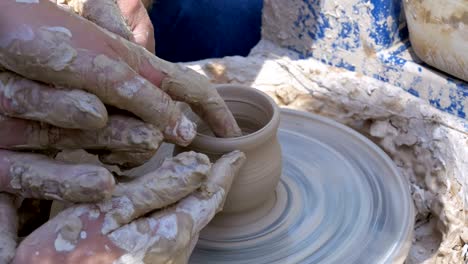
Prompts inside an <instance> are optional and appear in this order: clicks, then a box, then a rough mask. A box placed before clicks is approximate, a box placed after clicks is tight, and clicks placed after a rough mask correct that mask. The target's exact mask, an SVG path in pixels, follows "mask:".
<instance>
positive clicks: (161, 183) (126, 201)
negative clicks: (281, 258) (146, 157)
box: [101, 152, 211, 233]
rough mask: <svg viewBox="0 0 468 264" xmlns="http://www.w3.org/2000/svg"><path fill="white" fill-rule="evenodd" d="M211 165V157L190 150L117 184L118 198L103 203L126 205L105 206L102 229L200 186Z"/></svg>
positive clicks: (163, 204)
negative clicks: (123, 182)
mask: <svg viewBox="0 0 468 264" xmlns="http://www.w3.org/2000/svg"><path fill="white" fill-rule="evenodd" d="M210 168H211V166H210V162H209V160H208V157H206V156H205V155H203V154H198V153H195V152H186V153H181V154H179V155H177V156H176V157H174V158H172V159H170V160H167V161H165V162H164V163H163V164H162V165H161V167H159V168H158V169H157V170H155V171H154V172H152V173H149V174H146V175H144V176H142V177H139V178H137V179H135V180H133V181H131V182H129V183H125V184H119V185H117V187H116V189H115V191H114V194H113V195H114V196H115V198H113V199H112V200H110V201H109V202H104V203H103V205H102V206H105V207H106V204H109V203H111V204H112V205H115V204H120V205H122V206H119V207H115V206H113V209H110V210H106V209H104V210H103V208H101V212H102V211H106V212H107V214H106V216H105V222H104V224H103V227H102V233H108V232H109V231H111V230H113V229H115V227H116V225H117V226H119V225H121V224H124V223H128V222H129V221H130V219H132V218H133V217H134V216H135V215H141V214H143V213H145V211H146V210H148V207H154V208H161V207H164V206H167V205H169V204H170V203H171V202H172V201H174V200H178V199H180V198H182V197H184V196H186V195H187V194H189V193H191V192H192V191H194V190H195V189H197V188H198V187H199V186H200V182H201V181H203V180H204V178H205V177H206V175H207V174H208V173H209V170H210ZM175 190H177V192H176V191H175ZM108 207H110V204H109V205H108Z"/></svg>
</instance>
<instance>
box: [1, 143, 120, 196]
mask: <svg viewBox="0 0 468 264" xmlns="http://www.w3.org/2000/svg"><path fill="white" fill-rule="evenodd" d="M0 156H2V157H3V160H0V162H1V163H3V164H2V166H5V167H6V168H9V172H8V174H7V175H5V176H4V177H5V179H2V181H6V186H2V191H6V192H10V193H13V194H20V195H22V196H23V197H26V198H38V199H55V200H66V201H71V202H86V201H88V202H93V201H100V200H102V199H104V198H107V197H109V196H110V195H111V192H112V190H113V186H114V178H113V176H112V174H111V173H110V172H108V171H107V170H106V169H104V168H101V167H98V166H93V165H68V166H67V167H63V166H64V165H65V164H63V163H59V162H56V163H50V162H49V161H48V160H47V158H46V157H44V156H41V155H35V154H24V153H20V154H18V153H15V152H9V151H0ZM64 168H67V169H68V172H67V174H66V175H60V174H58V175H57V173H58V172H60V171H65V170H64Z"/></svg>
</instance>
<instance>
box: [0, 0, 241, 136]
mask: <svg viewBox="0 0 468 264" xmlns="http://www.w3.org/2000/svg"><path fill="white" fill-rule="evenodd" d="M0 13H1V16H0V19H1V21H0V22H1V23H0V25H1V27H0V66H3V67H4V68H6V69H7V70H10V71H12V72H16V73H17V74H19V75H21V76H23V77H26V78H28V79H30V80H35V81H40V82H41V86H45V84H50V85H53V86H55V87H58V88H72V89H77V90H84V91H86V92H88V93H89V94H87V96H88V97H89V98H93V97H94V98H93V99H89V103H88V104H85V105H84V107H81V108H80V112H81V113H82V115H86V116H91V117H93V118H94V119H95V120H94V121H93V122H91V123H92V125H90V124H86V126H87V128H88V129H90V128H91V126H94V127H93V128H101V127H103V126H104V125H105V123H106V119H107V115H106V112H105V108H104V107H103V106H102V104H99V103H98V101H102V102H103V103H105V104H108V105H113V106H115V107H117V108H120V109H124V110H127V111H129V112H132V113H133V114H135V115H136V116H138V117H139V118H141V119H142V120H144V121H146V122H148V123H150V124H153V125H155V126H156V127H157V128H158V129H160V130H161V132H162V133H163V135H164V138H165V139H166V140H167V141H170V142H174V143H177V144H180V145H187V144H189V143H190V142H191V140H192V139H193V138H194V137H195V134H196V133H195V132H196V131H195V130H196V129H195V125H194V124H193V123H192V122H191V121H189V120H188V119H187V118H186V117H185V116H184V115H183V114H182V113H181V111H180V110H179V108H178V107H176V104H175V102H174V101H173V99H175V100H181V101H185V102H187V103H188V104H189V105H190V106H191V107H192V109H193V110H194V111H195V112H196V113H197V114H198V115H199V116H200V117H202V118H203V119H204V120H205V121H207V123H208V124H209V125H210V126H211V128H212V130H213V131H214V132H215V134H216V135H218V136H225V137H229V136H237V135H240V129H239V128H238V126H237V124H236V122H235V120H234V118H233V116H232V114H231V113H230V111H229V110H228V108H227V106H226V105H225V103H224V101H223V100H222V99H221V97H220V96H219V95H218V94H217V92H216V90H215V89H212V88H211V85H210V83H209V82H208V80H207V79H206V78H204V77H203V76H201V75H199V74H197V73H196V72H194V71H192V70H189V69H187V68H184V67H182V66H179V65H175V64H172V63H169V62H166V61H163V60H161V59H159V58H157V57H156V56H154V55H153V54H151V53H150V52H148V51H147V50H146V49H144V48H143V47H141V46H139V45H137V44H134V43H132V42H130V41H128V40H126V39H124V38H122V37H120V36H118V35H116V34H113V33H110V32H109V31H106V30H103V29H102V28H101V27H99V26H97V25H96V24H95V23H92V22H90V21H88V20H86V19H84V18H82V17H80V16H78V15H75V14H73V13H71V12H68V11H66V10H64V9H62V8H60V7H58V6H57V5H56V4H54V3H52V2H50V1H45V0H40V1H21V2H15V1H2V2H1V3H0ZM4 86H5V85H4ZM2 90H3V91H4V92H3V97H4V98H6V99H7V103H6V104H5V103H4V104H3V105H6V106H9V107H14V106H15V103H16V101H18V100H19V99H16V97H15V94H14V93H10V90H11V91H13V92H14V91H15V89H2ZM5 91H6V92H5ZM95 96H97V98H99V99H97V98H96V97H95ZM10 98H12V99H10ZM36 98H37V97H35V96H31V98H27V99H30V100H34V99H36ZM32 104H36V105H37V104H38V103H34V102H32ZM4 108H5V107H4ZM7 108H8V107H7ZM4 112H7V113H8V114H9V115H10V116H16V114H11V113H12V112H13V113H16V112H18V111H17V110H16V111H11V110H10V109H6V111H4ZM22 114H23V115H24V113H22ZM19 117H23V116H19ZM28 118H30V119H35V120H37V119H44V116H38V115H34V114H30V115H29V116H28ZM40 121H43V120H40ZM79 125H80V126H79V128H82V127H81V125H84V124H83V123H81V124H79Z"/></svg>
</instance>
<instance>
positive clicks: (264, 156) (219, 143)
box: [175, 85, 282, 224]
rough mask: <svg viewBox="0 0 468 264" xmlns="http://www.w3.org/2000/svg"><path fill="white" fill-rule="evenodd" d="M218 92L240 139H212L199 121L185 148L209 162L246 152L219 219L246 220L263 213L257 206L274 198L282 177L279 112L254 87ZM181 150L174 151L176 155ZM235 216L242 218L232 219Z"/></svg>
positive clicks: (229, 87)
mask: <svg viewBox="0 0 468 264" xmlns="http://www.w3.org/2000/svg"><path fill="white" fill-rule="evenodd" d="M217 90H218V93H219V94H220V95H221V97H222V98H223V99H224V101H225V102H226V104H227V106H228V107H229V109H230V110H231V111H232V113H233V115H234V117H235V118H236V120H237V123H238V124H239V126H240V128H241V129H242V132H243V136H241V137H236V138H217V137H214V136H213V135H212V134H211V132H210V130H209V128H208V126H207V125H205V124H204V123H202V122H201V121H199V120H198V121H197V122H198V134H197V137H196V138H195V140H194V141H193V142H192V144H191V145H189V147H188V148H190V149H191V150H194V151H197V152H201V153H205V154H207V155H208V156H209V157H210V159H211V160H216V159H218V158H219V156H221V155H222V154H224V153H227V152H230V151H233V150H240V151H242V152H244V153H245V155H246V157H247V161H246V163H245V165H244V166H243V168H242V169H241V170H240V172H239V174H238V175H237V177H236V178H235V179H234V182H233V184H232V188H231V191H230V192H229V194H228V196H227V198H226V203H225V205H224V209H223V214H222V215H221V218H226V220H227V219H231V220H232V219H238V218H239V219H246V218H249V217H248V216H246V215H245V214H248V213H249V212H251V211H256V212H258V211H263V210H261V208H259V207H264V205H265V206H266V205H268V204H270V203H266V201H267V200H268V199H269V198H273V197H272V196H273V195H274V190H275V187H276V185H277V184H278V181H279V178H280V176H281V168H282V166H281V148H280V145H279V143H278V140H277V137H276V133H277V130H278V126H279V121H280V116H279V109H278V107H277V106H276V104H275V103H274V101H273V100H271V99H270V98H269V97H268V96H267V95H266V94H264V93H263V92H261V91H259V90H256V89H253V88H249V87H245V86H240V85H220V86H218V87H217ZM210 134H211V135H210ZM182 150H183V149H181V148H176V149H175V152H180V151H182ZM272 200H273V199H272ZM265 209H266V210H268V209H269V208H265ZM237 213H241V214H242V217H240V215H239V217H235V216H233V214H237ZM217 218H219V217H217ZM231 220H230V222H231ZM237 224H239V222H237Z"/></svg>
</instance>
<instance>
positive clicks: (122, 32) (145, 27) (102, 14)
mask: <svg viewBox="0 0 468 264" xmlns="http://www.w3.org/2000/svg"><path fill="white" fill-rule="evenodd" d="M51 1H53V2H56V3H57V4H58V5H60V6H62V7H64V8H66V9H69V10H71V11H74V12H75V13H77V14H79V15H81V16H82V17H84V18H86V19H88V20H90V21H92V22H94V23H96V24H97V25H99V26H101V27H103V28H105V29H107V30H109V31H110V32H113V33H115V34H117V35H119V36H121V37H123V38H125V39H127V40H130V41H132V42H135V43H137V44H140V45H141V46H143V47H145V48H146V49H147V50H149V51H151V52H152V53H154V50H155V41H154V30H153V24H152V23H151V20H150V18H149V16H148V12H147V11H146V8H145V5H144V4H143V3H142V1H141V0H117V1H116V0H51ZM146 2H148V1H145V4H147V5H149V4H150V3H146Z"/></svg>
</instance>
